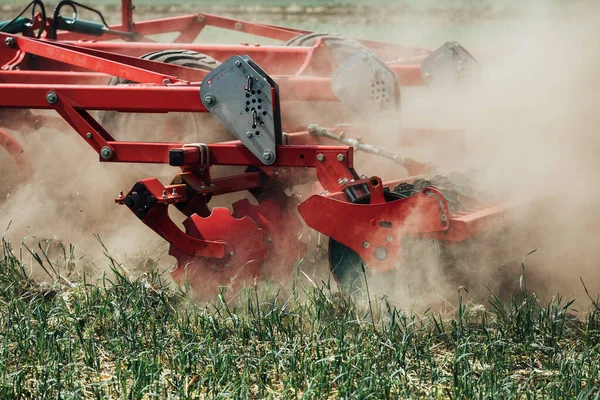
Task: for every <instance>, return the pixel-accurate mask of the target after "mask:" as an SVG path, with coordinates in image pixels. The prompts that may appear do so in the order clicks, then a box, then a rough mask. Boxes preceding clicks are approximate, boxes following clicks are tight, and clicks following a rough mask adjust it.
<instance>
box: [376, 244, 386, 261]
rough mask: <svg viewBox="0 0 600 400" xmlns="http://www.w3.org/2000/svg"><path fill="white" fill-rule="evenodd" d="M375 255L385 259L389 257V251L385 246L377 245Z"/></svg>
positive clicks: (382, 259)
mask: <svg viewBox="0 0 600 400" xmlns="http://www.w3.org/2000/svg"><path fill="white" fill-rule="evenodd" d="M373 255H374V256H375V258H376V259H377V260H379V261H385V260H386V259H387V257H388V251H387V249H386V248H385V247H376V248H375V251H374V252H373Z"/></svg>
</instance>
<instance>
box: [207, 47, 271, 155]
mask: <svg viewBox="0 0 600 400" xmlns="http://www.w3.org/2000/svg"><path fill="white" fill-rule="evenodd" d="M200 98H201V100H202V104H204V106H205V107H206V108H207V109H208V111H209V112H210V113H211V114H212V115H214V116H215V117H216V118H217V119H218V120H219V122H221V123H222V124H223V126H225V127H226V128H227V130H228V131H229V132H230V133H231V134H232V135H233V136H235V137H236V138H237V139H239V140H240V141H241V142H242V143H243V144H244V145H245V146H246V147H247V148H248V149H249V150H250V151H251V152H252V154H254V155H255V156H256V157H257V158H258V159H259V160H261V161H262V162H263V163H264V164H266V165H270V164H273V163H274V162H275V159H276V153H275V145H279V144H281V136H282V134H281V116H280V114H279V110H280V108H279V88H278V86H277V83H275V81H274V80H273V79H272V78H271V77H270V76H269V75H267V73H266V72H265V71H263V70H262V69H261V68H260V67H259V66H258V65H257V64H256V63H255V62H254V61H252V59H250V57H248V56H233V57H231V58H230V59H228V60H227V61H225V62H224V63H223V64H221V65H220V66H219V67H218V68H216V69H215V70H214V71H212V72H211V73H210V74H208V75H207V76H206V77H205V78H204V80H203V81H202V84H201V85H200Z"/></svg>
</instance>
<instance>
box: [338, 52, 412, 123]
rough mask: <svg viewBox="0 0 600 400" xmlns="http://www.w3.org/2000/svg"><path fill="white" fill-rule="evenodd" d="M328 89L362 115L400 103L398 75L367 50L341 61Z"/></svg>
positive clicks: (377, 111)
mask: <svg viewBox="0 0 600 400" xmlns="http://www.w3.org/2000/svg"><path fill="white" fill-rule="evenodd" d="M331 90H333V93H335V95H336V97H337V98H338V99H339V100H340V101H341V102H342V103H344V104H346V105H347V106H348V107H350V108H351V109H353V110H354V111H355V112H357V113H360V114H361V115H372V114H374V113H381V112H386V111H395V110H398V109H399V107H400V82H399V79H398V75H396V73H395V72H394V71H392V69H390V67H388V66H387V65H386V64H385V63H384V62H383V61H381V60H380V59H379V57H377V56H376V55H375V54H373V53H371V52H370V51H360V52H358V53H356V54H355V55H354V56H352V57H350V58H349V59H347V60H346V61H344V62H343V63H341V64H340V65H339V66H338V67H337V69H336V70H335V71H334V72H333V76H332V77H331Z"/></svg>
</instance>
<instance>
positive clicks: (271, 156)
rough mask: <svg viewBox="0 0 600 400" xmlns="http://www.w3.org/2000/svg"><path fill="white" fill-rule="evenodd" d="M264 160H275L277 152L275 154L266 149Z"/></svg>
mask: <svg viewBox="0 0 600 400" xmlns="http://www.w3.org/2000/svg"><path fill="white" fill-rule="evenodd" d="M263 160H265V162H268V163H270V162H273V160H275V154H273V152H272V151H271V150H265V151H264V153H263Z"/></svg>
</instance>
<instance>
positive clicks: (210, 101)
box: [204, 93, 217, 106]
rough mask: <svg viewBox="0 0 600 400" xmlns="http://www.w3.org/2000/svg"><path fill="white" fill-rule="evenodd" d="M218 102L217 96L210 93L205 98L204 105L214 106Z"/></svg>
mask: <svg viewBox="0 0 600 400" xmlns="http://www.w3.org/2000/svg"><path fill="white" fill-rule="evenodd" d="M216 102H217V99H216V98H215V96H214V95H213V94H212V93H209V94H207V95H206V96H204V104H205V105H207V106H214V105H215V103H216Z"/></svg>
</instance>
